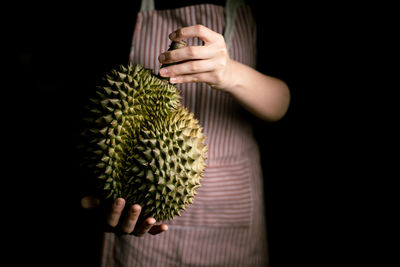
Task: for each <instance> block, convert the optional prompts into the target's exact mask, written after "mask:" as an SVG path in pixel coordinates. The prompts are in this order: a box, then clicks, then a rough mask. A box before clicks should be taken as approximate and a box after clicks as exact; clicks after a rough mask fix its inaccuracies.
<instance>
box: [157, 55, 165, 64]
mask: <svg viewBox="0 0 400 267" xmlns="http://www.w3.org/2000/svg"><path fill="white" fill-rule="evenodd" d="M164 60H165V55H164V54H161V55H160V56H159V57H158V61H160V62H163V61H164Z"/></svg>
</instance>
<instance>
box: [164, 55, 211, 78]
mask: <svg viewBox="0 0 400 267" xmlns="http://www.w3.org/2000/svg"><path fill="white" fill-rule="evenodd" d="M218 64H219V62H217V61H215V60H208V59H205V60H192V61H188V62H184V63H180V64H176V65H173V66H169V67H165V68H162V69H160V75H161V76H163V77H176V76H179V75H185V74H193V73H201V72H209V71H213V70H215V69H217V68H218Z"/></svg>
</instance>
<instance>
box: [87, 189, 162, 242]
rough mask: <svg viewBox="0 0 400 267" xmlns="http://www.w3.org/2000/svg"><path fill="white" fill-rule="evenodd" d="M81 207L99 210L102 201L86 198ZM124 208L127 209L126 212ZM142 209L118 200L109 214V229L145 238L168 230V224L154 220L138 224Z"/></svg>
mask: <svg viewBox="0 0 400 267" xmlns="http://www.w3.org/2000/svg"><path fill="white" fill-rule="evenodd" d="M81 205H82V207H83V208H85V209H93V208H98V207H99V206H100V199H98V198H95V197H92V196H85V197H83V198H82V200H81ZM124 208H125V209H126V210H125V212H123V211H124ZM140 211H141V207H140V205H138V204H135V205H131V206H129V207H125V199H123V198H117V199H116V200H115V201H114V203H113V204H112V207H111V209H110V211H109V213H108V214H107V219H106V222H107V226H108V227H107V228H108V229H109V230H110V231H113V232H115V233H118V234H132V235H135V236H143V235H144V234H146V233H149V234H152V235H157V234H160V233H162V232H165V231H167V230H168V226H167V225H166V224H156V220H155V219H154V218H151V217H150V218H146V219H145V220H143V221H142V222H140V223H138V219H139V215H140Z"/></svg>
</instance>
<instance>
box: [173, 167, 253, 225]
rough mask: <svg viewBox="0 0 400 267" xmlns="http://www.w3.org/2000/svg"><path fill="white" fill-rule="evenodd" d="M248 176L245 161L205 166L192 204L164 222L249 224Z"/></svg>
mask: <svg viewBox="0 0 400 267" xmlns="http://www.w3.org/2000/svg"><path fill="white" fill-rule="evenodd" d="M250 177H251V169H250V167H249V164H248V161H242V162H238V163H235V164H234V165H227V166H208V167H206V170H205V172H204V177H203V178H202V179H201V181H200V183H201V187H199V188H198V189H197V195H196V196H195V197H194V201H193V204H191V205H189V206H188V207H187V208H186V210H184V211H181V216H177V217H175V218H174V219H173V220H172V221H170V222H166V223H167V224H169V225H171V226H175V225H176V226H187V227H189V226H195V227H202V226H203V227H209V226H227V227H228V226H229V227H248V226H249V225H250V223H251V218H252V217H251V216H252V214H253V213H252V209H253V203H252V201H253V198H252V192H251V188H252V187H251V185H250Z"/></svg>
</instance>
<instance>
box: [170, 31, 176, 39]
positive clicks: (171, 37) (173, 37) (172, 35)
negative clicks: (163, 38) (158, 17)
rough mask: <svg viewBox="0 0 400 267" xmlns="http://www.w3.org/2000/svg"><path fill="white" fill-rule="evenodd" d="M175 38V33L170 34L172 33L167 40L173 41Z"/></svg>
mask: <svg viewBox="0 0 400 267" xmlns="http://www.w3.org/2000/svg"><path fill="white" fill-rule="evenodd" d="M175 38H176V32H172V33H171V34H170V35H169V39H171V40H174V39H175Z"/></svg>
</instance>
